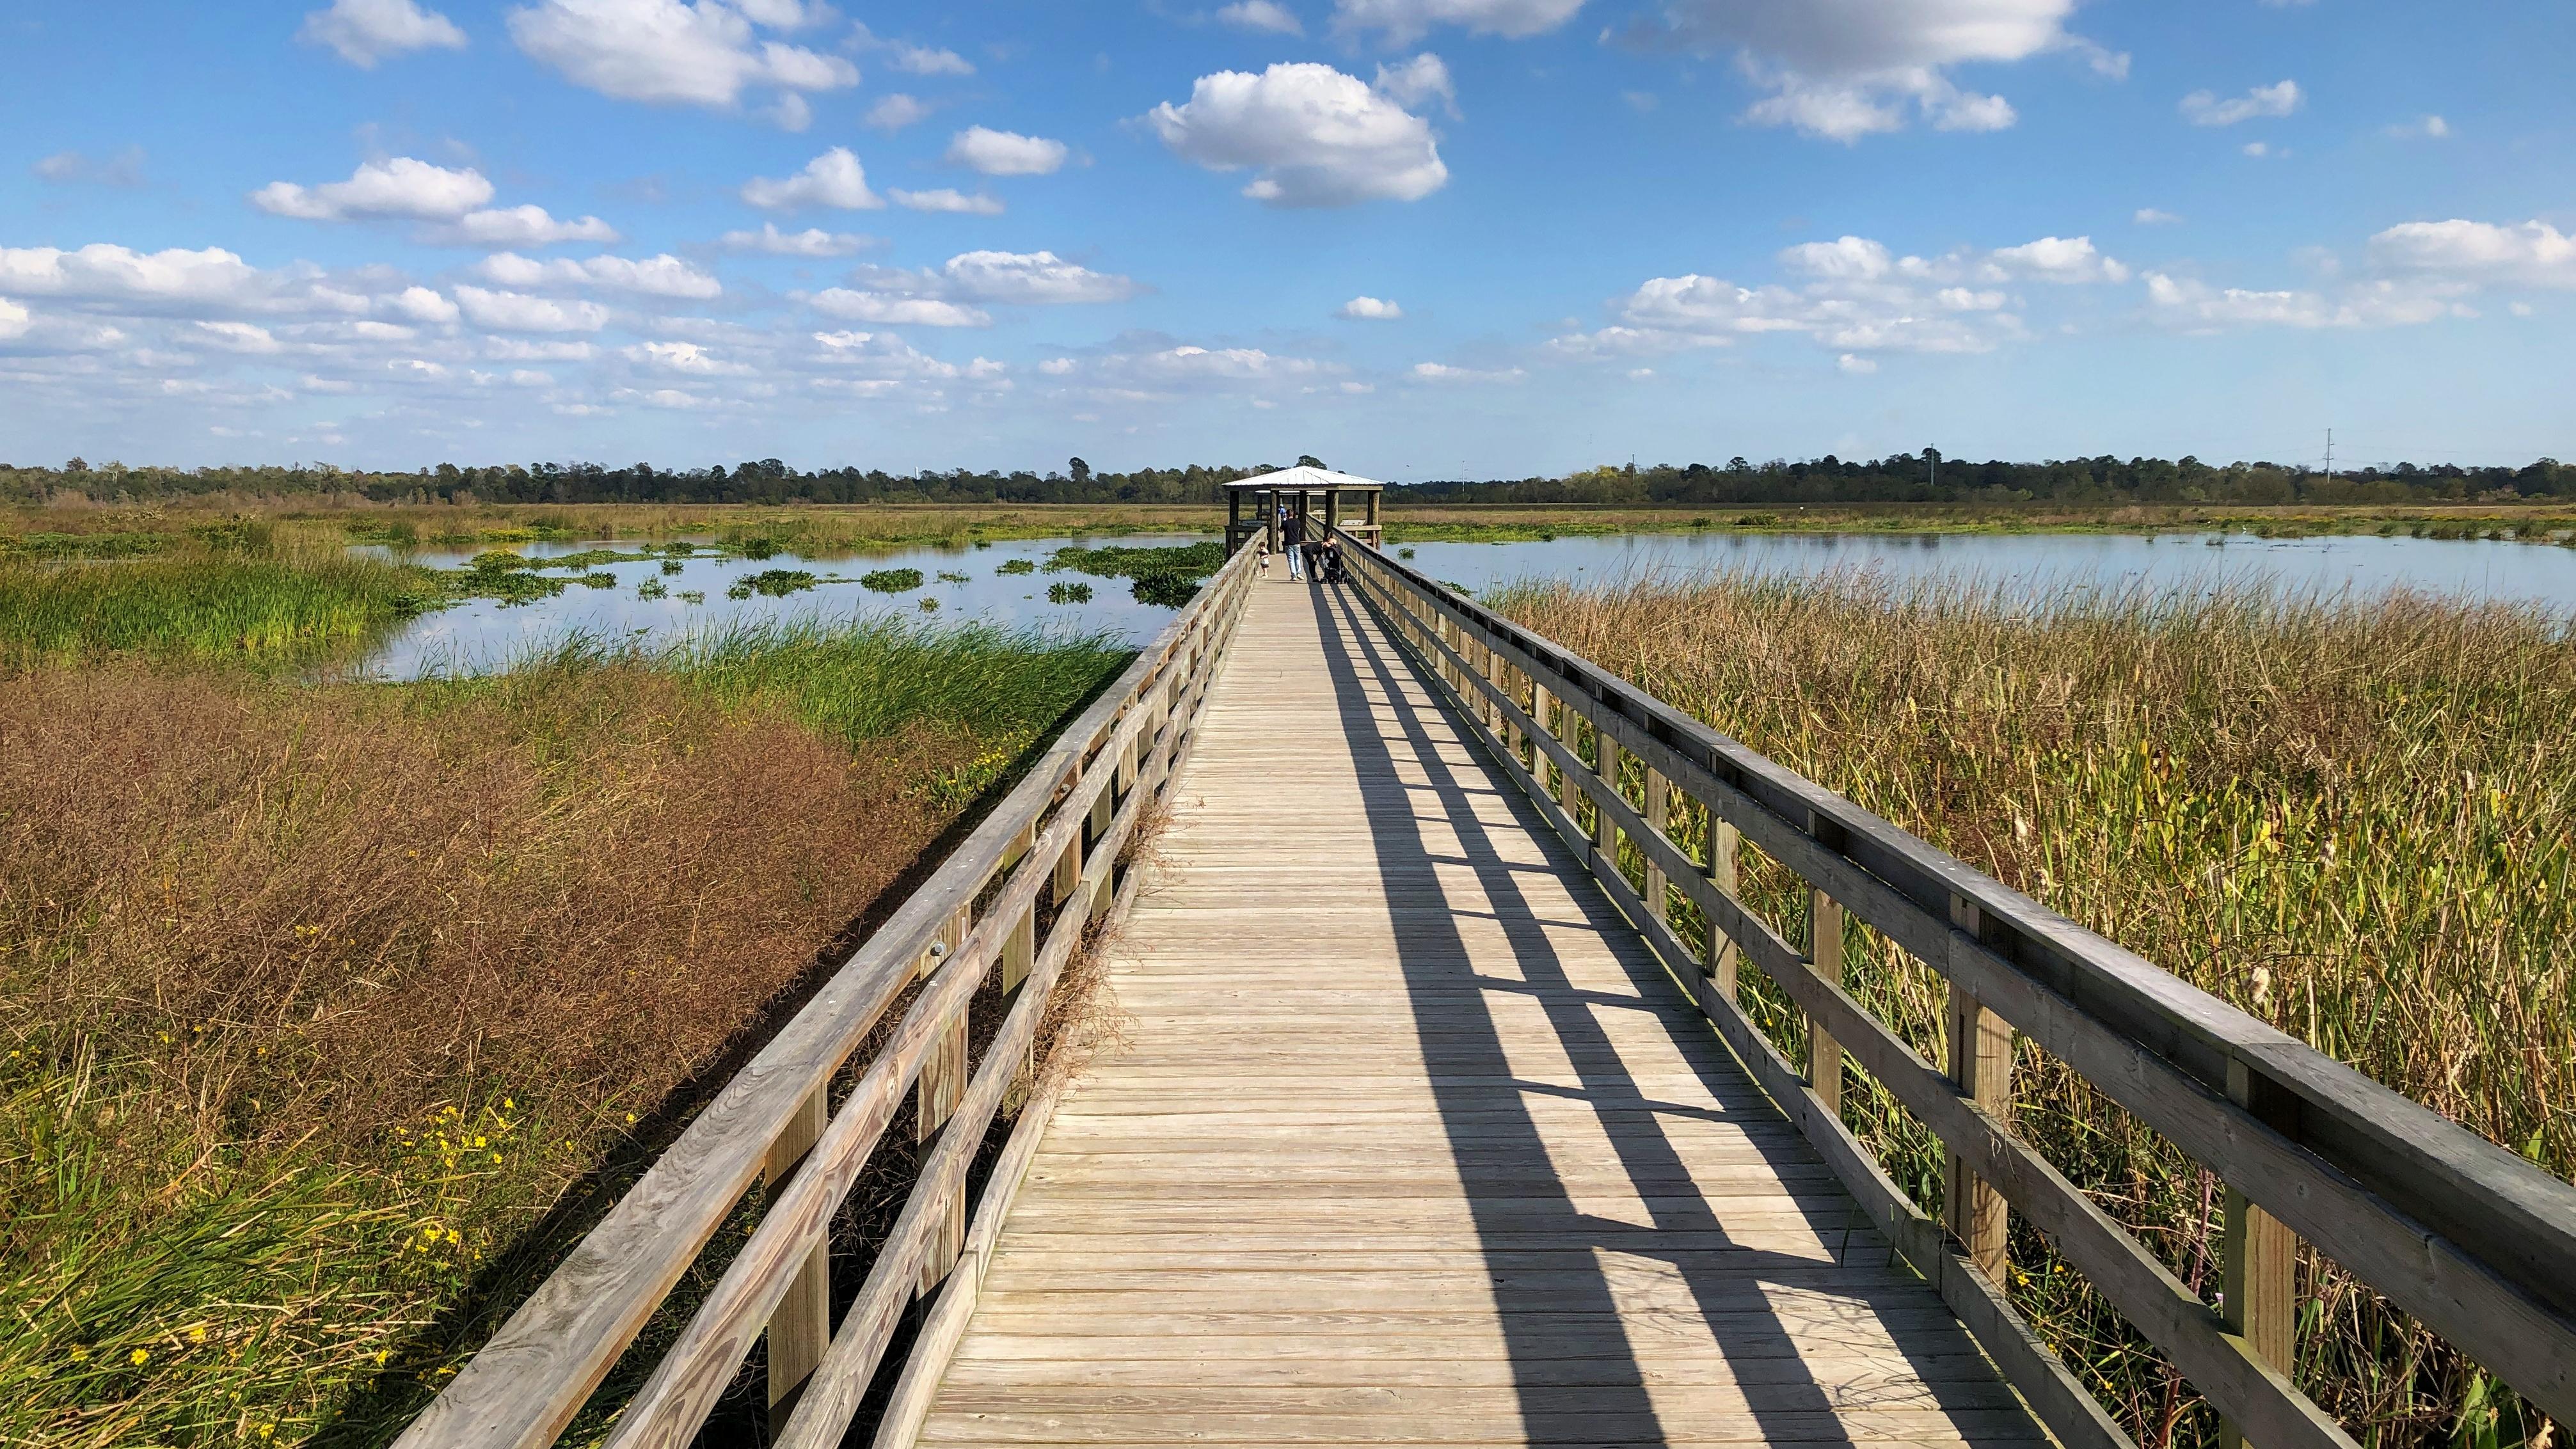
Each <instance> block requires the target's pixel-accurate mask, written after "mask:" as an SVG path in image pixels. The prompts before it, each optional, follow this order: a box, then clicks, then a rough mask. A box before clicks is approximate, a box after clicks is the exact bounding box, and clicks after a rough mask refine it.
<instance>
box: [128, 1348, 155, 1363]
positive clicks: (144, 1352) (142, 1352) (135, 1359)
mask: <svg viewBox="0 0 2576 1449" xmlns="http://www.w3.org/2000/svg"><path fill="white" fill-rule="evenodd" d="M126 1359H127V1361H128V1362H130V1363H134V1364H137V1365H141V1364H147V1363H150V1362H151V1361H152V1350H150V1349H148V1348H138V1349H136V1350H135V1351H134V1352H132V1353H130V1354H127V1355H126Z"/></svg>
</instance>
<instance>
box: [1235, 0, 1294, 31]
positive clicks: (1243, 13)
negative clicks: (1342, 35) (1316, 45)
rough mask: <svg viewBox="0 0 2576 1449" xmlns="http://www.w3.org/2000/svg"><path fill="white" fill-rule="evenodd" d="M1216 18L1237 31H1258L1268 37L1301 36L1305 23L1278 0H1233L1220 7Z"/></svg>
mask: <svg viewBox="0 0 2576 1449" xmlns="http://www.w3.org/2000/svg"><path fill="white" fill-rule="evenodd" d="M1216 18H1217V19H1218V20H1219V21H1221V22H1223V23H1225V24H1227V25H1231V26H1233V27H1234V28H1235V29H1237V30H1252V31H1259V32H1262V33H1265V34H1270V35H1303V34H1305V33H1306V25H1305V22H1303V21H1301V20H1299V19H1298V18H1297V13H1296V12H1295V11H1293V10H1290V9H1289V8H1288V7H1287V6H1285V5H1281V4H1279V3H1278V0H1235V3H1233V4H1231V5H1224V6H1220V7H1218V9H1217V12H1216Z"/></svg>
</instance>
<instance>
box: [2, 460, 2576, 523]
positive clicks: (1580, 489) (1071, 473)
mask: <svg viewBox="0 0 2576 1449" xmlns="http://www.w3.org/2000/svg"><path fill="white" fill-rule="evenodd" d="M1299 461H1301V462H1312V461H1314V460H1313V459H1311V458H1304V457H1301V458H1300V460H1299ZM1267 466H1269V465H1266V464H1254V465H1249V466H1234V465H1204V464H1196V463H1194V464H1191V465H1189V466H1188V467H1185V468H1140V469H1137V470H1135V471H1133V472H1127V473H1105V472H1100V471H1097V470H1095V469H1093V468H1092V467H1091V465H1090V464H1088V463H1086V462H1084V461H1083V460H1082V459H1080V458H1074V459H1070V460H1068V461H1067V463H1066V465H1065V467H1064V468H1062V469H1050V470H1049V471H1047V472H1045V473H1037V472H1032V471H1029V470H1027V469H1021V470H1017V471H1014V472H1008V473H1002V472H975V471H973V470H971V469H965V468H957V469H951V470H948V471H945V472H942V471H938V470H935V469H934V470H924V471H921V472H917V473H889V472H886V471H884V470H883V469H874V468H822V469H816V470H814V471H811V472H805V471H800V470H798V469H795V468H790V467H788V466H787V465H786V464H785V463H782V462H780V461H779V460H777V459H775V458H763V459H760V460H758V461H755V462H747V463H739V464H735V465H732V466H730V467H728V466H726V465H724V464H721V463H719V464H715V465H712V466H709V467H703V468H656V467H654V466H653V465H651V464H649V463H636V464H632V465H629V466H626V467H620V468H612V467H607V466H603V465H601V464H597V463H531V464H518V463H510V464H496V465H490V466H483V467H460V466H458V465H456V464H453V463H441V464H439V465H438V466H437V467H435V468H423V469H420V470H419V471H417V472H408V473H405V472H368V471H363V470H351V469H343V468H337V467H332V466H330V465H327V464H318V463H317V464H309V465H289V466H264V467H249V468H188V469H181V468H151V467H147V468H129V467H127V466H125V465H124V464H121V463H108V464H104V465H101V466H98V467H92V466H91V465H90V464H88V463H87V462H85V461H84V460H82V459H79V458H74V459H72V460H70V461H69V462H67V463H65V464H63V465H61V466H59V467H13V466H10V465H7V464H0V502H12V503H44V502H58V501H65V500H67V499H71V498H86V499H89V500H91V501H94V502H133V503H141V502H158V501H166V500H181V499H187V498H192V497H219V496H220V497H233V498H258V499H274V500H281V501H293V500H297V499H312V500H315V501H324V500H328V501H335V502H357V501H365V502H373V503H386V504H400V503H412V504H432V503H460V504H462V503H627V504H653V503H759V504H773V505H777V504H797V503H809V504H833V503H1216V502H1221V501H1222V500H1223V497H1224V495H1223V492H1222V489H1223V487H1224V485H1225V484H1227V483H1229V482H1232V481H1233V480H1235V479H1238V478H1243V477H1247V476H1249V475H1251V474H1253V473H1257V472H1260V471H1263V469H1264V468H1265V467H1267ZM2556 498H2576V466H2570V465H2567V464H2562V463H2560V462H2558V461H2557V460H2556V459H2554V458H2542V459H2540V460H2538V461H2537V462H2534V463H2531V464H2528V465H2526V466H2523V467H2519V468H2512V467H2479V468H2469V467H2459V466H2454V465H2448V464H2445V465H2440V466H2435V467H2417V466H2416V465H2415V464H2412V463H2398V464H2393V465H2389V466H2385V467H2370V468H2358V469H2343V470H2338V471H2336V472H2334V473H2331V474H2329V473H2325V472H2322V471H2320V470H2318V469H2315V468H2309V467H2303V466H2299V465H2296V464H2282V463H2269V462H2254V463H2227V464H2210V463H2203V462H2201V461H2200V460H2199V459H2197V458H2189V457H2186V458H2180V459H2172V460H2168V459H2164V458H2125V459H2124V458H2114V457H2110V456H2108V455H2105V456H2102V457H2099V458H2064V459H2055V460H2051V461H2047V462H2037V463H2016V462H2008V461H2005V460H2002V459H1990V460H1988V461H1986V462H1982V463H1975V462H1968V461H1965V460H1962V459H1955V458H1944V457H1942V456H1941V455H1940V454H1939V453H1937V452H1935V451H1933V450H1930V449H1926V450H1924V451H1923V452H1921V453H1898V454H1893V455H1890V456H1888V457H1885V458H1881V459H1877V460H1874V461H1869V460H1851V461H1845V460H1843V459H1840V458H1837V457H1835V456H1833V455H1832V454H1830V453H1829V454H1826V455H1825V456H1824V457H1821V458H1815V459H1807V460H1801V461H1798V462H1791V461H1788V460H1786V459H1779V458H1775V459H1772V460H1771V461H1769V462H1766V463H1753V462H1748V461H1746V460H1745V459H1743V458H1734V459H1731V460H1729V461H1728V462H1726V463H1724V464H1720V465H1711V464H1707V463H1690V464H1678V463H1657V464H1652V465H1649V466H1645V467H1638V466H1635V465H1630V466H1628V467H1624V468H1612V467H1605V468H1595V469H1592V470H1590V471H1588V472H1582V473H1575V474H1571V475H1568V476H1565V477H1554V478H1548V477H1531V478H1523V479H1518V480H1486V481H1463V480H1461V481H1451V482H1433V483H1416V484H1405V485H1399V486H1398V487H1396V488H1395V489H1393V490H1391V493H1390V501H1391V502H1395V503H1398V504H1401V503H1403V502H1407V501H1412V502H1421V503H1510V504H1537V505H1544V504H1593V505H1624V506H1630V507H1671V508H1705V507H1730V506H1736V505H1760V504H1792V505H1794V504H1826V503H1983V504H2013V503H2050V504H2064V505H2101V506H2116V505H2120V504H2130V503H2159V504H2192V503H2246V504H2287V503H2311V504H2333V503H2361V504H2403V503H2436V502H2451V501H2460V502H2466V501H2481V500H2483V501H2512V500H2515V499H2556Z"/></svg>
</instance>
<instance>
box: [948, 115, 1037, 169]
mask: <svg viewBox="0 0 2576 1449" xmlns="http://www.w3.org/2000/svg"><path fill="white" fill-rule="evenodd" d="M1065 154H1066V149H1065V144H1064V143H1063V142H1062V141H1050V140H1048V139H1047V138H1046V137H1044V136H1023V135H1021V134H1019V133H1018V132H1017V131H996V130H994V129H993V128H991V127H989V126H969V127H967V128H966V129H965V130H963V131H960V132H958V133H957V134H956V135H954V136H952V137H950V138H949V140H948V150H947V152H946V154H945V155H944V157H943V159H944V160H946V161H947V162H948V163H949V164H950V165H953V166H964V167H968V168H970V169H972V170H975V171H980V172H982V173H983V174H985V175H986V176H1044V175H1047V174H1049V173H1050V172H1053V171H1055V170H1057V169H1058V168H1060V167H1062V166H1063V165H1064V158H1065Z"/></svg>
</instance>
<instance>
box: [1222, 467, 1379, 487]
mask: <svg viewBox="0 0 2576 1449" xmlns="http://www.w3.org/2000/svg"><path fill="white" fill-rule="evenodd" d="M1225 486H1226V487H1228V488H1284V489H1288V490H1290V491H1292V492H1293V491H1295V490H1296V489H1299V488H1314V489H1324V488H1342V489H1350V488H1384V487H1385V486H1386V485H1385V484H1383V483H1380V482H1379V481H1377V480H1376V479H1375V478H1362V477H1360V476H1358V475H1357V474H1354V473H1336V472H1334V471H1333V470H1332V469H1330V468H1276V469H1273V470H1271V471H1270V472H1267V473H1255V474H1253V475H1252V476H1251V477H1249V478H1237V479H1236V480H1234V481H1233V482H1231V483H1228V484H1227V485H1225Z"/></svg>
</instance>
